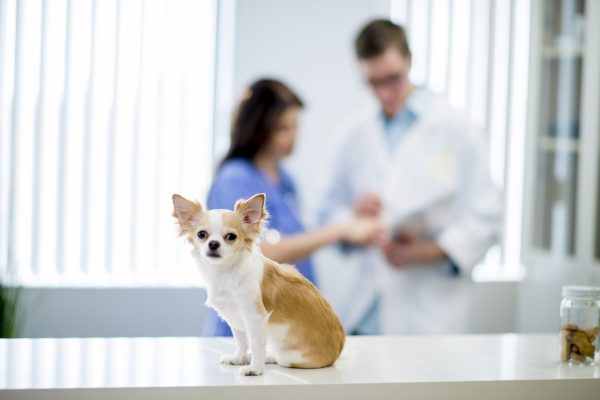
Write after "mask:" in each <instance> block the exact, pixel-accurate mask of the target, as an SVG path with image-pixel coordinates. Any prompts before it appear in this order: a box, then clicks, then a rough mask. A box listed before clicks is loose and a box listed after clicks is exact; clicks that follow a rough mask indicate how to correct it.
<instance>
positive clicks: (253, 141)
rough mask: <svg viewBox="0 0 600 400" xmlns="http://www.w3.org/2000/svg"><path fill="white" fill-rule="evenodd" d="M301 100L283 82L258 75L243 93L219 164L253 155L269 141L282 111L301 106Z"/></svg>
mask: <svg viewBox="0 0 600 400" xmlns="http://www.w3.org/2000/svg"><path fill="white" fill-rule="evenodd" d="M303 106H304V104H303V103H302V100H300V98H299V97H298V96H297V95H296V94H295V93H294V92H293V91H292V90H291V89H290V88H288V87H287V86H286V85H285V84H284V83H282V82H279V81H276V80H272V79H261V80H259V81H256V82H255V83H253V84H252V85H251V86H250V87H249V88H248V89H247V91H246V92H245V93H244V95H243V96H242V100H241V102H240V104H239V106H238V109H237V112H236V114H235V117H234V120H233V127H232V129H231V144H230V145H229V150H228V151H227V154H226V155H225V157H224V158H223V161H222V162H221V164H223V163H225V162H226V161H229V160H231V159H233V158H245V159H253V158H254V156H255V155H256V154H258V152H259V151H260V150H261V149H262V148H263V147H264V146H265V145H266V144H267V143H268V142H269V139H270V138H271V135H272V134H273V132H274V131H275V129H276V127H277V123H278V122H279V119H280V118H281V116H282V114H283V113H284V112H285V111H287V110H288V109H289V108H290V107H303Z"/></svg>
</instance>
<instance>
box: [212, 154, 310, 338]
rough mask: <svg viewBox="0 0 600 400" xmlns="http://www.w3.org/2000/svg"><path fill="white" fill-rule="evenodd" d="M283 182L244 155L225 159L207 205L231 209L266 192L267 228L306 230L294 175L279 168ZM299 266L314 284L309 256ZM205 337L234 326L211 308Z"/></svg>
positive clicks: (283, 232)
mask: <svg viewBox="0 0 600 400" xmlns="http://www.w3.org/2000/svg"><path fill="white" fill-rule="evenodd" d="M279 176H280V177H281V178H280V181H279V182H277V183H274V182H272V181H271V180H270V179H269V178H268V177H267V176H266V175H265V173H264V172H262V171H261V170H260V169H259V168H258V167H256V166H255V165H254V164H253V163H252V161H250V160H247V159H242V158H237V159H232V160H229V161H227V162H225V163H224V164H223V165H222V166H221V168H220V169H219V172H218V173H217V176H216V178H215V180H214V182H213V185H212V187H211V189H210V192H209V194H208V202H207V207H208V208H209V209H215V208H221V209H227V210H232V209H233V207H234V205H235V203H236V201H238V200H239V199H247V198H249V197H251V196H253V195H255V194H257V193H265V194H266V195H267V204H266V207H267V211H268V212H269V214H270V217H269V220H268V221H267V229H276V230H278V231H279V232H280V233H281V235H282V236H287V235H293V234H296V233H301V232H304V227H303V225H302V223H301V222H300V217H299V214H298V204H297V201H296V185H295V184H294V181H293V180H292V178H291V176H290V175H289V174H288V173H287V172H286V171H285V170H284V169H283V168H281V167H279ZM296 268H297V269H298V271H300V273H301V274H302V275H304V276H305V277H306V278H307V279H308V280H310V281H311V282H313V283H315V277H314V273H313V267H312V263H311V261H310V259H309V258H306V259H304V260H302V261H301V262H299V263H297V264H296ZM203 334H204V335H205V336H231V329H230V328H229V326H228V325H227V323H225V322H224V321H223V320H221V318H219V316H218V315H217V313H216V312H215V311H214V310H212V309H209V310H208V316H207V318H206V319H205V321H204V328H203Z"/></svg>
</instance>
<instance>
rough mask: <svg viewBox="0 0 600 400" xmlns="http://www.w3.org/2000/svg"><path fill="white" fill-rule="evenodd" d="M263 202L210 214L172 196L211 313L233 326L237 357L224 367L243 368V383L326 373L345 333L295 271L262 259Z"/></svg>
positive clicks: (324, 302) (241, 203)
mask: <svg viewBox="0 0 600 400" xmlns="http://www.w3.org/2000/svg"><path fill="white" fill-rule="evenodd" d="M265 201H266V198H265V195H264V194H257V195H255V196H253V197H251V198H250V199H247V200H239V201H238V202H237V203H236V204H235V208H234V210H233V211H229V210H210V211H205V210H204V208H203V207H202V205H201V204H200V203H197V202H193V201H189V200H186V199H185V198H183V197H181V196H179V195H177V194H175V195H173V205H174V211H173V216H174V217H175V218H176V219H177V220H178V222H179V228H180V235H181V236H185V237H186V238H187V240H188V241H189V242H190V243H191V244H192V245H193V251H192V255H193V257H194V258H195V260H196V262H197V264H198V267H199V268H200V272H201V275H202V277H203V278H204V281H205V284H206V292H207V300H206V305H207V306H209V307H211V308H213V309H215V310H216V311H217V313H218V314H219V316H220V317H221V318H223V320H225V321H226V322H227V324H229V326H230V327H231V331H232V332H233V336H234V338H235V341H236V344H237V351H236V352H235V354H234V355H231V356H225V357H223V358H222V359H221V362H222V363H224V364H230V365H243V367H241V368H240V374H242V375H246V376H249V375H262V374H263V372H264V368H265V364H269V363H276V364H278V365H281V366H284V367H292V368H323V367H328V366H330V365H332V364H333V363H334V362H335V361H336V360H337V358H338V357H339V355H340V353H341V352H342V349H343V347H344V341H345V333H344V329H343V327H342V324H341V323H340V321H339V319H338V317H337V316H336V314H335V312H334V311H333V308H332V307H331V305H330V304H329V303H328V302H327V300H325V298H324V297H323V296H322V295H321V294H320V293H319V291H318V290H317V288H316V287H315V286H314V285H313V284H312V283H310V282H309V281H308V280H307V279H306V278H304V277H303V276H302V275H301V274H300V273H299V272H298V271H297V270H296V269H295V268H294V267H292V266H290V265H286V264H279V263H276V262H275V261H272V260H269V259H268V258H266V257H264V256H263V255H262V253H261V251H260V247H259V241H260V236H261V233H262V229H263V224H264V223H265V220H266V219H267V217H268V213H267V210H266V209H265ZM267 348H268V349H267ZM248 351H250V354H249V353H248ZM267 351H268V353H267ZM267 354H269V355H267Z"/></svg>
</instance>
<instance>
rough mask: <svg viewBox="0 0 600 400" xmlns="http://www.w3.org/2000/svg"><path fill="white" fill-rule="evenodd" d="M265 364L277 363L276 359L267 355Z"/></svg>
mask: <svg viewBox="0 0 600 400" xmlns="http://www.w3.org/2000/svg"><path fill="white" fill-rule="evenodd" d="M265 364H277V360H276V359H275V357H273V356H270V355H267V356H266V357H265Z"/></svg>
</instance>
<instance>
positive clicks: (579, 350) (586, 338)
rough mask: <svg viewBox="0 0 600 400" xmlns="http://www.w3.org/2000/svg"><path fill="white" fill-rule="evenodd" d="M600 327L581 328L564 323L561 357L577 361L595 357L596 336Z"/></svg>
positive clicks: (565, 359) (562, 327)
mask: <svg viewBox="0 0 600 400" xmlns="http://www.w3.org/2000/svg"><path fill="white" fill-rule="evenodd" d="M599 332H600V327H597V326H595V327H592V328H589V329H585V330H584V329H580V328H579V327H578V326H577V325H574V324H562V326H561V331H560V333H561V335H560V358H561V360H562V361H567V360H569V359H571V360H573V361H577V362H585V361H586V359H587V358H588V357H589V358H594V353H595V352H596V346H595V343H596V338H597V337H598V333H599Z"/></svg>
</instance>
